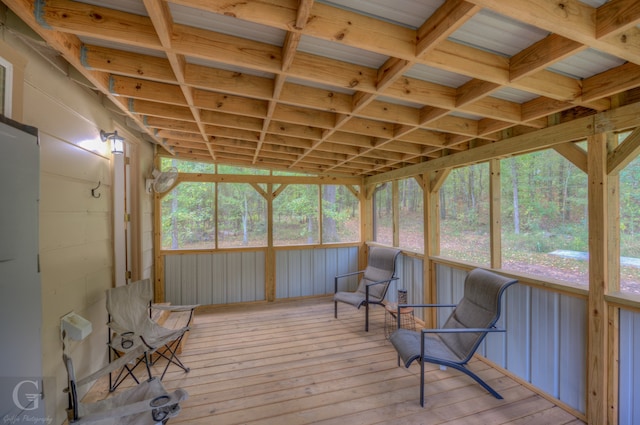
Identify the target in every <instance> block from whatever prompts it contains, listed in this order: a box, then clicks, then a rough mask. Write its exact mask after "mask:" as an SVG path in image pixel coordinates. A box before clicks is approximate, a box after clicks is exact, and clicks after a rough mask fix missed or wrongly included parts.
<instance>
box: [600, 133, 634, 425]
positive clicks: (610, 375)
mask: <svg viewBox="0 0 640 425" xmlns="http://www.w3.org/2000/svg"><path fill="white" fill-rule="evenodd" d="M636 131H637V129H636ZM618 144H619V140H618V134H614V133H608V140H607V158H608V160H607V164H611V157H612V156H613V155H614V152H615V151H616V148H617V147H618ZM607 172H608V173H609V175H608V177H607V179H608V187H607V189H608V190H607V198H606V202H607V209H608V218H609V220H608V222H607V238H608V243H607V253H608V256H609V257H608V259H607V265H608V269H607V287H606V290H607V292H617V291H620V175H619V172H618V171H617V170H616V171H614V172H611V170H610V169H609V168H607ZM607 313H608V314H607V318H608V319H607V326H608V330H607V335H608V339H607V344H608V345H607V347H608V350H607V365H608V370H607V382H608V388H607V390H608V393H607V412H608V415H607V424H609V425H617V424H618V400H619V397H618V388H619V387H618V382H619V379H618V373H619V370H618V365H619V358H620V333H619V327H620V309H619V308H618V307H614V306H608V307H607Z"/></svg>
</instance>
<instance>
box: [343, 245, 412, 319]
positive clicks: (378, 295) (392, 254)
mask: <svg viewBox="0 0 640 425" xmlns="http://www.w3.org/2000/svg"><path fill="white" fill-rule="evenodd" d="M399 254H400V250H398V249H393V248H386V247H378V246H374V247H371V248H370V249H369V257H368V260H367V267H366V268H365V269H364V270H359V271H357V272H351V273H346V274H341V275H338V276H336V277H335V278H334V296H333V303H334V313H333V316H334V317H335V318H336V319H337V318H338V302H343V303H346V304H351V305H352V306H354V307H356V308H358V309H360V307H362V306H363V305H364V306H365V319H364V330H365V331H366V332H368V331H369V304H378V305H382V304H383V303H384V298H385V296H386V295H387V290H388V289H389V285H390V284H391V282H392V281H395V280H398V279H399V278H398V277H397V276H396V275H395V274H396V259H397V258H398V255H399ZM359 274H362V278H361V279H360V283H359V284H358V288H357V289H356V290H355V292H345V291H338V280H339V279H342V278H345V277H348V276H355V275H359Z"/></svg>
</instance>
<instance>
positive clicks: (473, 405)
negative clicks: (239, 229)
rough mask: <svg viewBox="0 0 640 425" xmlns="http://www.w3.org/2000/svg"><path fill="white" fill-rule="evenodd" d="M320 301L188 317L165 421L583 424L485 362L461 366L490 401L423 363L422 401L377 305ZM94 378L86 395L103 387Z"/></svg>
mask: <svg viewBox="0 0 640 425" xmlns="http://www.w3.org/2000/svg"><path fill="white" fill-rule="evenodd" d="M371 312H372V316H373V318H372V321H371V324H370V330H369V332H368V333H366V332H364V330H363V328H364V310H363V309H362V310H356V309H355V308H352V307H350V306H347V305H340V306H339V319H338V320H336V319H334V318H333V303H332V302H331V301H330V299H329V298H313V299H305V300H301V301H292V302H279V303H271V304H268V305H262V304H261V305H252V306H238V307H223V308H218V309H215V310H210V311H208V312H205V313H199V314H197V315H196V317H195V320H194V325H193V327H192V330H191V331H190V332H191V334H190V335H189V339H188V341H187V343H186V345H185V348H184V352H183V353H182V355H181V359H182V361H183V362H184V363H185V364H186V365H188V366H190V367H191V371H190V372H189V373H184V372H182V371H180V370H179V369H177V368H176V369H169V372H168V373H167V376H165V378H164V380H163V383H164V384H165V387H167V389H174V388H178V387H182V388H184V389H185V390H186V391H187V392H188V393H189V399H188V400H186V401H185V402H184V403H182V412H181V413H180V415H179V416H178V417H176V418H174V419H172V420H171V421H170V423H171V424H183V425H196V424H203V425H210V424H216V425H231V424H260V425H267V424H274V425H298V424H299V425H302V424H325V425H328V424H340V425H344V424H349V425H350V424H386V423H393V424H407V425H408V424H424V425H432V424H447V425H453V424H487V425H489V424H490V425H498V424H528V425H533V424H545V425H546V424H571V425H577V424H582V423H583V422H582V421H580V420H578V419H576V418H575V417H574V416H572V415H571V414H569V413H567V412H566V411H564V410H562V409H561V408H559V407H557V406H555V405H553V404H552V403H550V402H549V401H547V400H545V399H544V398H542V397H540V396H538V395H537V394H535V393H533V392H532V391H531V390H529V389H527V388H526V387H524V386H522V385H520V384H518V383H517V382H516V381H514V380H513V379H511V378H509V377H506V376H505V375H503V374H502V373H501V372H499V371H497V370H495V369H492V368H490V367H489V366H488V365H487V364H486V363H484V362H482V361H479V360H474V361H472V362H471V364H470V368H471V369H472V370H473V371H475V372H476V373H478V375H480V376H481V377H482V378H483V379H485V380H487V382H488V383H489V385H491V386H493V387H494V388H495V389H496V390H497V391H498V392H500V393H501V394H502V395H503V396H504V400H497V399H495V398H494V397H492V396H491V395H489V394H488V393H487V392H486V391H485V390H484V389H483V388H482V387H480V386H479V385H478V384H476V383H475V382H474V381H473V380H472V379H471V378H469V377H467V376H466V375H464V374H461V373H459V372H457V371H453V370H446V371H442V370H440V369H439V368H438V367H437V366H434V365H427V366H426V367H427V370H428V372H427V374H426V388H425V407H424V408H421V407H420V404H419V371H420V367H419V365H416V364H414V365H412V366H411V367H410V368H409V369H406V368H404V367H398V366H397V363H396V354H395V351H394V349H393V347H392V346H391V344H390V343H389V342H388V341H387V340H386V339H385V336H384V310H383V309H382V308H381V307H376V308H372V311H371ZM100 387H101V386H100V385H97V386H96V387H95V388H94V390H92V393H93V394H90V395H89V396H93V397H97V396H99V394H100V393H104V387H103V386H102V389H101V388H100Z"/></svg>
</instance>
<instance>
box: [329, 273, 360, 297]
mask: <svg viewBox="0 0 640 425" xmlns="http://www.w3.org/2000/svg"><path fill="white" fill-rule="evenodd" d="M360 273H364V270H358V271H357V272H351V273H345V274H339V275H336V276H335V278H334V279H333V282H334V288H333V292H338V279H340V278H343V277H349V276H355V275H357V274H360Z"/></svg>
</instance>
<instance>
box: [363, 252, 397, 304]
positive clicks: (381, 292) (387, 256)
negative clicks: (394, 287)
mask: <svg viewBox="0 0 640 425" xmlns="http://www.w3.org/2000/svg"><path fill="white" fill-rule="evenodd" d="M399 253H400V251H399V250H397V249H391V248H384V247H378V246H374V247H371V249H370V251H369V258H368V263H367V268H366V269H365V270H364V275H363V276H362V279H360V284H359V285H358V289H357V290H356V292H360V293H362V294H364V293H365V291H366V289H365V288H366V285H367V284H369V283H373V282H381V281H386V283H384V284H380V285H373V286H371V287H370V288H369V297H370V298H373V299H376V300H382V299H383V298H384V296H385V295H386V293H387V289H388V288H389V284H390V282H391V278H393V277H394V276H395V274H396V258H397V257H398V254H399Z"/></svg>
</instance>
